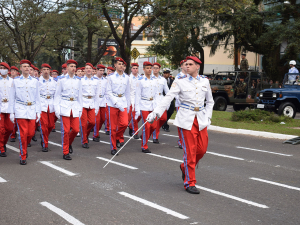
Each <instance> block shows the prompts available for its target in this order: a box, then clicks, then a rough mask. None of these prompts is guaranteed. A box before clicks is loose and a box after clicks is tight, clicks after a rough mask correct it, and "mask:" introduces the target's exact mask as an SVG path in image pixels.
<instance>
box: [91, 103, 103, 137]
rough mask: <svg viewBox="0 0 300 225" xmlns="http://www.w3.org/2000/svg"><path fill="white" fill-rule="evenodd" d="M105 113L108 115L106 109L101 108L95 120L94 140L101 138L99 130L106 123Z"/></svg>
mask: <svg viewBox="0 0 300 225" xmlns="http://www.w3.org/2000/svg"><path fill="white" fill-rule="evenodd" d="M105 113H106V107H100V108H99V111H98V114H97V116H96V119H95V120H96V124H95V127H94V134H93V137H94V138H97V137H99V130H100V129H101V127H102V125H103V123H104V122H105Z"/></svg>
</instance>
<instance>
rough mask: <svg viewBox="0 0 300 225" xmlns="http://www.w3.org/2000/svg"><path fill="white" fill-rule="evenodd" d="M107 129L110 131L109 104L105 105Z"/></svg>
mask: <svg viewBox="0 0 300 225" xmlns="http://www.w3.org/2000/svg"><path fill="white" fill-rule="evenodd" d="M105 131H109V113H108V106H107V104H106V107H105Z"/></svg>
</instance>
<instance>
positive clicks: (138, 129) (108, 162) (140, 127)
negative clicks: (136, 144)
mask: <svg viewBox="0 0 300 225" xmlns="http://www.w3.org/2000/svg"><path fill="white" fill-rule="evenodd" d="M147 122H148V121H146V122H145V123H144V124H143V125H142V126H141V127H140V128H139V129H138V130H137V131H136V132H135V133H134V135H136V134H137V133H138V132H139V131H140V130H141V129H142V128H143V127H144V126H145V124H146V123H147ZM134 135H132V136H131V138H129V140H128V141H126V143H125V144H124V145H123V146H122V148H120V149H119V151H117V153H116V154H115V155H114V156H113V157H112V158H111V159H110V160H109V161H108V162H107V163H106V164H105V166H103V169H104V168H105V167H106V166H107V165H108V163H110V162H111V161H112V160H113V159H114V158H115V157H116V156H117V155H118V153H119V152H120V151H121V150H122V149H123V148H124V147H125V146H126V145H127V143H128V142H129V141H130V140H131V139H132V138H133V137H134Z"/></svg>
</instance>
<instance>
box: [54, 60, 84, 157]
mask: <svg viewBox="0 0 300 225" xmlns="http://www.w3.org/2000/svg"><path fill="white" fill-rule="evenodd" d="M76 65H77V62H76V61H75V60H72V59H69V60H68V61H67V74H66V75H65V76H64V77H62V78H61V79H59V81H58V82H57V88H56V92H55V96H54V110H55V116H56V117H57V118H60V123H61V134H62V150H63V159H65V160H72V158H71V156H70V155H69V153H73V148H72V143H73V141H74V139H75V137H76V135H77V133H78V132H79V118H80V116H81V113H82V86H81V81H80V78H78V77H76V76H75V70H76Z"/></svg>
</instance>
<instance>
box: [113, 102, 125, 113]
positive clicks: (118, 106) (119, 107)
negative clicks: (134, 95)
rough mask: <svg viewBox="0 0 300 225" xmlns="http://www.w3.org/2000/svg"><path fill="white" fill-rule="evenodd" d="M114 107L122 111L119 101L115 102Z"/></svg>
mask: <svg viewBox="0 0 300 225" xmlns="http://www.w3.org/2000/svg"><path fill="white" fill-rule="evenodd" d="M115 106H116V108H118V109H120V111H121V112H124V108H123V107H122V106H121V104H120V103H119V102H117V103H116V104H115Z"/></svg>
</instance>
